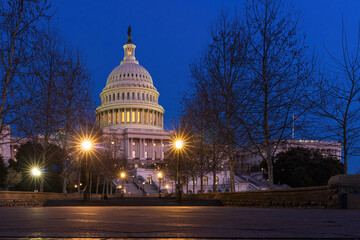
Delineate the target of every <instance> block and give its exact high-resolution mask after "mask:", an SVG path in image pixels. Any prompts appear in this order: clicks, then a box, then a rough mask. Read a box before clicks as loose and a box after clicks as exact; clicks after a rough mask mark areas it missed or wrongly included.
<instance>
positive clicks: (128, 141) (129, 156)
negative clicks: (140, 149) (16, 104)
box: [127, 138, 131, 159]
mask: <svg viewBox="0 0 360 240" xmlns="http://www.w3.org/2000/svg"><path fill="white" fill-rule="evenodd" d="M127 145H128V159H131V152H130V151H131V149H130V139H129V138H128V139H127Z"/></svg>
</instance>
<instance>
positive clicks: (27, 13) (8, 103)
mask: <svg viewBox="0 0 360 240" xmlns="http://www.w3.org/2000/svg"><path fill="white" fill-rule="evenodd" d="M49 9H50V4H49V2H48V1H46V0H43V1H34V0H7V1H0V69H1V73H2V74H1V83H0V95H1V99H0V132H3V131H2V130H3V126H4V125H10V124H11V125H15V127H14V128H13V130H15V131H13V132H12V133H13V134H14V133H15V132H17V131H20V130H21V124H22V123H23V121H22V120H23V117H24V116H26V115H27V114H28V113H29V112H28V111H27V109H25V108H24V107H25V106H26V105H27V104H28V103H29V102H30V101H31V100H32V99H33V98H34V97H35V95H36V94H35V88H34V86H35V85H36V84H35V79H34V78H33V76H32V71H31V70H32V69H31V65H32V64H33V63H34V62H35V61H36V55H35V49H36V48H35V45H36V43H37V41H38V39H39V38H41V34H40V33H39V28H40V26H41V24H42V22H43V20H45V19H48V18H49ZM19 125H20V126H19ZM9 134H10V132H9ZM2 137H6V136H3V135H2Z"/></svg>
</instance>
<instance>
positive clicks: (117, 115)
mask: <svg viewBox="0 0 360 240" xmlns="http://www.w3.org/2000/svg"><path fill="white" fill-rule="evenodd" d="M118 123H119V111H116V124H118Z"/></svg>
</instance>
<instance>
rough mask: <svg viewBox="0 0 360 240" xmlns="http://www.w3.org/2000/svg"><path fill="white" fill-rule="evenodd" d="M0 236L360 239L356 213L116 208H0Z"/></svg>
mask: <svg viewBox="0 0 360 240" xmlns="http://www.w3.org/2000/svg"><path fill="white" fill-rule="evenodd" d="M0 219H1V223H0V238H2V239H6V238H11V239H14V238H57V239H61V238H104V239H111V238H138V239H139V238H147V239H149V238H189V239H191V238H197V239H199V238H205V239H208V238H211V239H224V238H227V239H231V238H234V239H239V238H240V239H241V238H243V239H247V238H261V239H266V238H272V239H276V238H282V239H289V238H293V239H296V238H298V239H301V238H337V239H339V238H355V239H357V238H359V239H360V210H331V209H284V208H234V207H206V206H205V207H204V206H162V207H160V206H153V207H150V206H131V207H129V206H126V207H125V206H117V207H95V206H93V207H33V208H0Z"/></svg>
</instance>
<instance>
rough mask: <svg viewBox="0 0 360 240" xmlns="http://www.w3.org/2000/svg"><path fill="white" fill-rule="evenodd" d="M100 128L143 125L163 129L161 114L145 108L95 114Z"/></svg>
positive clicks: (105, 111)
mask: <svg viewBox="0 0 360 240" xmlns="http://www.w3.org/2000/svg"><path fill="white" fill-rule="evenodd" d="M97 122H98V126H99V127H100V128H103V127H106V126H111V125H119V126H121V125H124V126H125V125H145V126H154V127H159V128H163V113H162V112H160V111H156V110H151V109H146V108H115V109H109V110H104V111H101V112H99V113H98V114H97Z"/></svg>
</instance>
